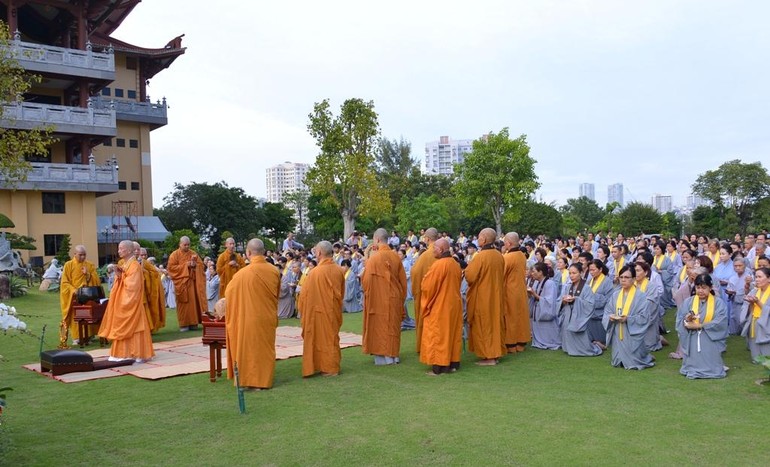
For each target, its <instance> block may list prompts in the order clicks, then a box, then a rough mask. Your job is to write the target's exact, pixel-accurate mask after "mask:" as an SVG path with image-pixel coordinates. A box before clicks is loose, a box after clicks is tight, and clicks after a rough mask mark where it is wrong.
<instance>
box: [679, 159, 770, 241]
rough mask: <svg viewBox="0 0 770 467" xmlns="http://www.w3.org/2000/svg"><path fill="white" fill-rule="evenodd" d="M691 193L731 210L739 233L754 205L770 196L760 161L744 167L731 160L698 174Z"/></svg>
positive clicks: (769, 181) (766, 177)
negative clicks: (737, 224) (737, 222)
mask: <svg viewBox="0 0 770 467" xmlns="http://www.w3.org/2000/svg"><path fill="white" fill-rule="evenodd" d="M692 191H693V193H694V194H696V195H700V196H702V197H703V198H706V199H708V200H710V201H711V202H712V203H714V205H715V206H724V207H731V208H733V209H735V213H736V214H737V216H738V220H739V227H740V232H741V234H745V233H746V228H747V227H748V225H749V222H750V221H751V218H752V216H753V215H754V213H755V207H756V205H757V203H759V201H761V200H762V199H763V198H766V197H768V196H770V175H768V173H767V169H765V168H764V167H763V166H762V163H761V162H753V163H751V164H746V163H743V162H741V161H740V159H735V160H732V161H728V162H725V163H724V164H722V165H720V166H719V168H718V169H716V170H708V171H706V173H704V174H701V175H699V176H698V178H697V179H696V180H695V183H693V185H692Z"/></svg>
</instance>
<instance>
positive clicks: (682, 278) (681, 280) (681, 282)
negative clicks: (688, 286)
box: [679, 266, 687, 284]
mask: <svg viewBox="0 0 770 467" xmlns="http://www.w3.org/2000/svg"><path fill="white" fill-rule="evenodd" d="M686 275H687V268H686V267H685V266H682V271H681V272H680V273H679V283H680V284H684V278H685V276H686Z"/></svg>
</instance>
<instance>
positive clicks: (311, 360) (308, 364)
mask: <svg viewBox="0 0 770 467" xmlns="http://www.w3.org/2000/svg"><path fill="white" fill-rule="evenodd" d="M315 255H316V258H318V266H316V267H314V268H313V273H312V274H307V275H305V276H303V277H305V278H306V279H305V282H304V283H303V285H302V293H301V294H299V308H300V310H302V318H301V321H302V376H312V375H314V374H315V373H317V372H319V371H320V372H321V375H323V376H337V375H338V374H339V372H340V360H341V359H342V353H341V352H340V326H342V299H343V298H344V297H345V275H344V273H343V272H342V268H340V267H339V266H338V265H337V263H335V262H334V261H333V260H332V256H334V249H333V248H332V244H331V243H330V242H327V241H322V242H319V243H318V244H317V245H316V246H315Z"/></svg>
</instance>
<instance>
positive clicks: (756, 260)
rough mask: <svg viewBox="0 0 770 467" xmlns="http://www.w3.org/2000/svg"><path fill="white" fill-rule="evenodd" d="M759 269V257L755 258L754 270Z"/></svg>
mask: <svg viewBox="0 0 770 467" xmlns="http://www.w3.org/2000/svg"><path fill="white" fill-rule="evenodd" d="M757 269H759V255H757V256H755V257H754V270H755V271H756V270H757Z"/></svg>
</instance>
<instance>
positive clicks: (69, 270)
mask: <svg viewBox="0 0 770 467" xmlns="http://www.w3.org/2000/svg"><path fill="white" fill-rule="evenodd" d="M83 267H85V268H86V272H85V274H84V273H83ZM97 285H101V281H100V280H99V274H97V272H96V266H94V263H92V262H90V261H83V262H82V263H80V262H78V261H77V260H76V259H71V260H69V261H67V262H66V263H64V268H63V269H62V275H61V282H60V284H59V304H60V305H61V317H62V320H66V321H67V328H69V331H70V336H72V338H73V339H80V331H79V329H78V326H77V325H75V322H74V321H75V319H74V318H75V311H74V310H73V307H74V306H75V304H74V303H73V300H74V299H75V295H76V294H77V291H78V289H79V288H81V287H93V286H97ZM94 331H98V327H97V325H92V326H91V331H90V332H89V334H93V333H94Z"/></svg>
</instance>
